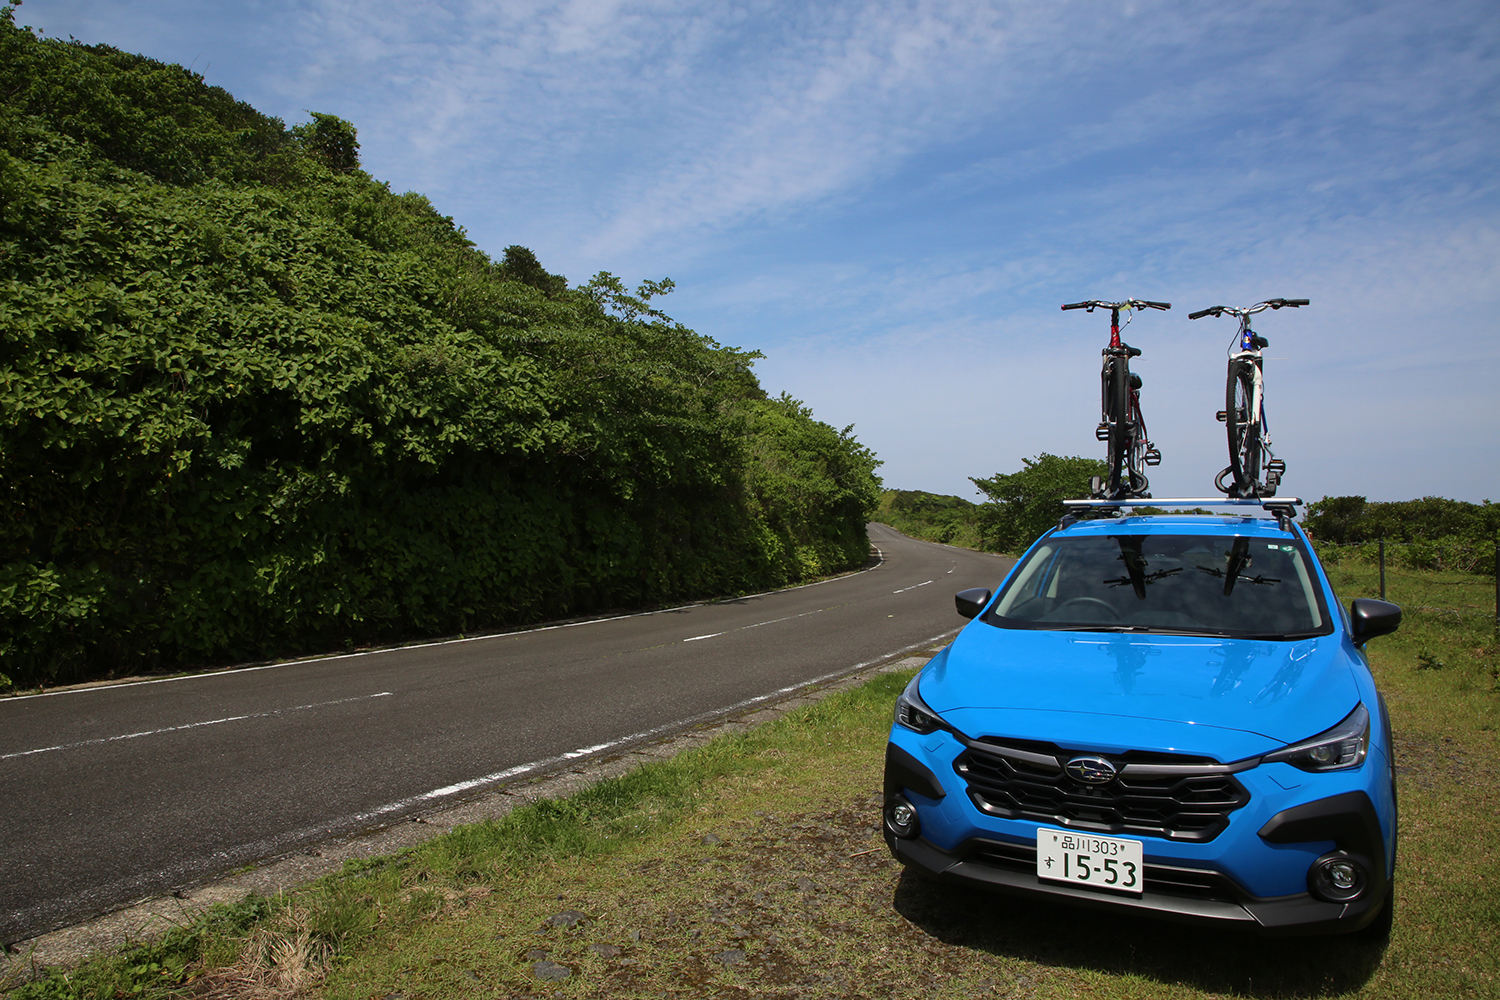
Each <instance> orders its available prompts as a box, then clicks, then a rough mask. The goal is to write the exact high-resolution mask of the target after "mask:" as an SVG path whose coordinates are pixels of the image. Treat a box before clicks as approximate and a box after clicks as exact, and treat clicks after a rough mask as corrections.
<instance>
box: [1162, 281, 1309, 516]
mask: <svg viewBox="0 0 1500 1000" xmlns="http://www.w3.org/2000/svg"><path fill="white" fill-rule="evenodd" d="M1308 301H1309V300H1308V299H1267V300H1266V301H1264V302H1257V303H1256V304H1255V305H1253V306H1250V307H1249V308H1246V309H1235V308H1233V307H1231V306H1211V307H1209V308H1208V309H1200V310H1198V311H1197V312H1195V313H1188V319H1200V318H1202V317H1204V316H1222V315H1224V314H1225V313H1228V314H1229V315H1231V316H1233V317H1235V318H1236V319H1238V320H1239V321H1240V329H1239V332H1238V333H1237V334H1235V337H1234V341H1233V342H1232V343H1231V344H1230V346H1229V372H1228V375H1227V377H1226V379H1225V383H1224V409H1222V410H1220V411H1219V412H1218V414H1217V416H1218V419H1219V420H1220V421H1222V422H1223V423H1224V425H1225V429H1226V430H1227V431H1228V434H1229V468H1227V469H1225V470H1224V471H1223V472H1221V473H1219V474H1218V476H1216V477H1215V478H1214V486H1215V487H1217V488H1218V490H1219V492H1220V493H1224V494H1227V495H1229V496H1231V497H1274V496H1275V495H1276V489H1277V487H1279V486H1280V485H1281V477H1282V476H1284V475H1285V474H1286V463H1285V462H1283V461H1282V460H1281V459H1279V458H1277V457H1276V456H1275V454H1274V453H1273V452H1272V451H1271V430H1270V426H1269V425H1268V424H1267V423H1266V405H1265V404H1266V400H1265V372H1264V369H1263V362H1264V358H1263V357H1262V356H1261V351H1262V350H1263V349H1264V348H1265V347H1267V346H1268V341H1267V340H1266V338H1264V337H1262V336H1261V335H1260V334H1258V333H1256V332H1255V331H1254V330H1252V329H1250V317H1251V316H1254V315H1255V314H1256V313H1260V312H1264V311H1265V310H1267V309H1281V308H1283V307H1291V308H1296V307H1297V306H1305V305H1307V304H1308ZM1262 471H1264V473H1265V481H1264V482H1262V481H1261V473H1262Z"/></svg>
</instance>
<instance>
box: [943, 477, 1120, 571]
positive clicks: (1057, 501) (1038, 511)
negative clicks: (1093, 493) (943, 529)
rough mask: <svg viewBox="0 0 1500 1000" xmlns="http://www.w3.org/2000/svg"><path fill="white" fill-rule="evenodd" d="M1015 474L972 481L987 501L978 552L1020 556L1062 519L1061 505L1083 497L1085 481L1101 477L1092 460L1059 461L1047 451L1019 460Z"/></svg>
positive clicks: (1087, 489) (981, 518)
mask: <svg viewBox="0 0 1500 1000" xmlns="http://www.w3.org/2000/svg"><path fill="white" fill-rule="evenodd" d="M1021 463H1022V465H1023V466H1024V468H1023V469H1021V471H1019V472H1012V473H1010V474H1009V475H1006V474H1004V473H1001V474H997V475H995V476H991V477H990V478H989V479H970V482H972V483H973V484H974V485H975V486H977V487H979V490H980V492H982V493H983V494H984V495H985V496H986V497H988V501H987V502H986V503H984V504H982V505H981V506H980V510H979V537H980V548H982V549H985V550H986V551H990V552H1012V553H1019V552H1021V551H1022V550H1024V549H1025V548H1027V547H1028V546H1030V545H1031V543H1032V542H1033V541H1035V540H1036V539H1037V538H1038V537H1039V536H1040V535H1041V534H1042V533H1043V532H1044V531H1046V530H1047V529H1048V528H1051V527H1052V526H1053V525H1054V524H1056V523H1057V521H1058V518H1060V517H1061V516H1062V510H1063V508H1062V501H1064V500H1070V499H1075V498H1077V497H1083V496H1087V495H1088V492H1089V480H1090V479H1091V478H1093V477H1094V476H1098V475H1103V474H1104V471H1105V468H1104V463H1103V462H1101V461H1098V460H1097V459H1092V458H1078V457H1072V458H1059V457H1058V456H1057V455H1049V454H1047V453H1046V452H1043V453H1042V454H1040V455H1038V456H1037V457H1036V458H1034V459H1031V458H1023V459H1021Z"/></svg>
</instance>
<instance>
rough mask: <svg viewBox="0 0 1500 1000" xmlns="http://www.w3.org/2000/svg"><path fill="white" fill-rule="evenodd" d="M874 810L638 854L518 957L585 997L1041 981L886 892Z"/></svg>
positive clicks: (755, 824)
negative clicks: (611, 884)
mask: <svg viewBox="0 0 1500 1000" xmlns="http://www.w3.org/2000/svg"><path fill="white" fill-rule="evenodd" d="M879 814H880V799H879V797H878V796H875V795H870V796H865V797H862V798H857V799H854V800H852V801H849V802H847V803H845V804H842V805H840V806H838V807H836V808H830V809H823V810H818V811H813V812H807V813H800V814H796V815H779V814H763V815H757V816H754V817H752V818H747V819H740V820H732V821H729V822H727V823H725V824H724V825H721V826H718V827H716V828H714V829H710V830H703V831H695V832H694V833H693V834H691V835H690V837H689V838H688V843H687V844H686V845H685V847H684V853H685V854H686V855H687V856H688V857H687V859H686V861H687V863H686V865H685V866H684V865H683V864H682V863H681V862H680V861H668V860H665V859H661V858H653V859H650V860H643V861H639V862H636V863H634V864H633V865H632V866H631V874H632V876H633V878H632V879H631V883H632V884H631V886H630V888H629V889H628V890H621V891H617V892H616V893H615V894H613V895H612V896H610V897H599V896H595V897H593V898H590V899H588V900H586V901H583V902H582V903H581V905H580V902H579V901H578V900H573V899H570V900H567V901H566V903H567V905H568V907H569V909H559V910H558V911H557V914H555V915H554V916H553V917H551V918H548V919H547V920H544V921H543V922H542V925H541V926H540V927H539V928H538V929H537V931H536V932H535V933H533V934H532V935H530V940H527V941H518V942H516V943H515V945H514V947H515V948H516V949H517V950H516V952H515V953H514V954H515V959H516V960H517V962H518V963H519V964H522V965H525V964H527V963H535V964H533V966H532V968H533V975H540V974H538V973H536V972H535V968H536V967H537V965H539V964H540V963H542V962H545V963H547V965H548V967H549V968H548V971H549V973H550V967H555V966H562V967H564V968H566V969H568V970H569V971H570V973H573V974H574V976H576V979H575V981H574V982H572V983H570V985H571V986H573V988H572V989H570V990H568V992H567V995H568V996H582V997H625V996H653V995H674V994H679V995H691V996H700V995H701V996H746V995H754V996H757V997H766V998H781V997H785V998H793V997H797V998H804V997H807V996H810V995H813V996H843V997H856V996H886V997H919V996H920V997H931V996H953V995H956V996H964V997H1028V996H1033V995H1035V994H1034V993H1033V991H1032V985H1033V984H1034V982H1035V980H1036V979H1037V978H1038V977H1042V976H1046V975H1048V972H1047V971H1046V970H1043V969H1041V968H1040V967H1038V966H1036V965H1034V964H1033V963H1030V962H1026V961H1024V960H1020V959H1017V958H1013V957H1005V956H996V955H993V954H987V953H985V952H977V953H976V952H975V951H974V950H973V949H971V948H968V947H965V946H963V945H961V944H956V943H955V944H947V943H944V942H943V941H941V940H939V939H935V938H934V937H933V935H932V933H931V932H930V930H929V929H928V928H926V927H923V926H921V925H920V924H918V923H914V922H913V921H912V920H911V919H908V918H907V917H906V916H904V915H903V913H902V912H901V909H900V908H899V907H893V906H892V900H893V898H894V897H897V896H900V895H901V894H902V893H903V889H902V885H903V881H904V880H903V875H902V869H901V868H900V866H899V865H897V864H896V863H895V862H894V861H893V860H892V859H891V857H890V855H889V853H888V852H887V850H886V847H885V844H884V842H883V841H882V839H881V837H880V830H879V827H878V825H877V818H878V816H879ZM559 906H562V904H561V903H560V904H559ZM579 912H582V913H584V914H585V915H588V919H586V920H572V921H571V923H570V925H567V926H564V924H569V919H568V918H569V917H570V916H571V915H572V914H577V913H579ZM558 918H562V919H561V920H559V919H558ZM551 974H553V975H555V973H551ZM538 985H539V986H540V983H539V984H538ZM535 995H536V996H538V997H542V996H551V995H552V993H550V992H548V991H546V990H542V989H538V990H537V992H536V994H535Z"/></svg>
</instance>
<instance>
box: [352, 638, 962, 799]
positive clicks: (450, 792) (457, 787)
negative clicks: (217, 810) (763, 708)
mask: <svg viewBox="0 0 1500 1000" xmlns="http://www.w3.org/2000/svg"><path fill="white" fill-rule="evenodd" d="M957 631H958V630H957V629H954V630H952V631H948V632H944V633H942V634H941V635H935V636H933V637H932V638H930V639H923V640H922V641H921V642H914V643H912V644H911V645H910V646H903V647H901V648H900V649H898V650H895V651H893V652H890V653H886V654H884V655H883V656H878V657H876V658H875V659H873V660H866V661H864V662H863V663H856V664H855V665H854V666H852V667H845V668H844V669H843V670H836V671H834V672H833V673H831V674H824V675H823V676H821V677H814V678H813V679H812V680H810V681H802V682H801V683H799V684H791V685H788V686H787V687H784V688H780V689H778V690H776V691H772V692H770V693H769V694H761V695H756V696H755V697H754V698H746V699H745V700H744V701H740V702H736V703H735V704H733V705H730V706H729V707H728V708H716V709H713V710H712V711H708V712H701V713H699V714H698V715H692V716H688V717H687V718H685V719H678V720H677V721H675V722H667V723H664V724H662V725H660V726H655V727H653V728H651V729H644V730H642V731H641V732H638V733H631V734H630V735H629V736H622V737H620V738H619V739H617V740H610V741H609V742H608V743H596V744H594V745H593V746H591V747H581V748H579V749H577V750H569V751H568V752H567V753H560V754H558V755H556V756H555V757H545V758H543V759H542V760H534V761H532V762H530V763H529V764H517V765H516V766H515V767H508V768H506V769H505V770H503V771H496V772H494V773H493V774H486V775H484V776H483V777H480V778H472V779H470V780H468V781H460V782H456V783H455V784H452V785H444V786H443V787H442V788H434V789H433V790H432V791H430V792H423V793H422V794H420V795H413V796H412V797H410V798H406V799H401V800H400V801H398V802H391V803H387V804H386V805H383V806H379V807H377V808H375V809H371V810H369V811H367V812H362V813H359V814H358V815H357V816H355V817H354V821H355V822H357V823H364V822H368V821H370V820H375V819H379V818H380V817H382V816H387V815H389V814H391V813H396V812H403V811H405V810H408V809H413V808H416V807H418V806H422V805H426V804H428V803H431V802H434V801H436V800H438V799H445V798H449V797H451V796H454V795H461V794H463V793H464V792H471V791H473V790H475V789H477V788H484V787H485V786H487V785H496V784H499V783H500V782H502V781H509V780H510V779H511V778H519V777H521V776H522V775H524V774H530V773H532V772H533V771H540V770H544V769H546V768H549V767H555V766H557V765H559V764H565V763H567V762H568V761H570V760H577V759H578V758H579V757H589V756H593V755H594V754H597V753H602V752H604V751H606V750H614V749H617V748H618V747H622V746H626V745H627V744H630V743H638V742H641V741H643V740H649V739H651V738H653V737H656V736H661V735H663V734H665V733H670V732H674V731H678V730H685V729H689V728H691V727H692V726H695V725H697V724H698V723H700V722H707V721H709V720H710V719H717V718H724V717H726V716H730V715H733V714H734V713H735V712H738V711H740V710H742V709H746V708H750V707H751V706H752V705H758V704H760V703H762V702H766V701H771V700H772V699H776V698H780V697H782V696H784V695H788V694H791V693H793V692H794V691H800V690H802V689H803V688H808V687H813V686H815V685H818V684H822V683H824V682H826V681H831V680H836V679H838V678H840V677H844V676H846V675H848V674H852V673H855V672H857V671H860V670H863V669H865V668H866V667H872V666H874V665H875V664H877V663H879V662H880V661H881V660H888V659H890V658H891V657H893V656H900V655H901V654H902V653H909V652H911V651H912V650H914V649H921V648H923V647H924V646H931V645H932V644H933V643H935V642H938V641H939V640H942V639H946V638H948V637H949V636H951V635H953V634H954V633H956V632H957Z"/></svg>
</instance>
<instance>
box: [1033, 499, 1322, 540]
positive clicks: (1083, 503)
mask: <svg viewBox="0 0 1500 1000" xmlns="http://www.w3.org/2000/svg"><path fill="white" fill-rule="evenodd" d="M1062 505H1063V507H1064V508H1066V509H1067V513H1066V514H1065V515H1064V516H1063V518H1062V520H1060V521H1058V522H1057V526H1058V527H1059V528H1065V527H1067V526H1068V525H1069V524H1074V523H1076V522H1078V521H1079V520H1082V515H1083V514H1084V513H1085V512H1097V513H1099V514H1101V515H1103V516H1105V517H1119V516H1121V514H1122V511H1121V508H1122V507H1259V508H1260V509H1262V510H1264V511H1267V512H1268V513H1270V514H1271V515H1272V516H1274V517H1275V518H1276V524H1277V526H1278V527H1279V528H1281V530H1282V531H1287V532H1289V531H1291V530H1292V518H1294V517H1296V516H1297V508H1298V507H1300V506H1303V503H1302V500H1301V499H1300V498H1298V497H1276V498H1274V499H1272V498H1269V497H1174V498H1170V499H1163V500H1151V499H1143V498H1133V499H1129V500H1090V499H1085V500H1064V501H1063V502H1062Z"/></svg>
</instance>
